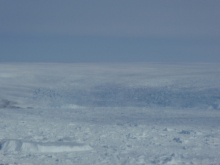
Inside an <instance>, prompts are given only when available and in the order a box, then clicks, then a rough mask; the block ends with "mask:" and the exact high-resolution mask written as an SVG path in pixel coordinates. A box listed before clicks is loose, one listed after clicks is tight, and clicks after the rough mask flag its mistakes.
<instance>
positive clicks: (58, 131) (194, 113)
mask: <svg viewBox="0 0 220 165" xmlns="http://www.w3.org/2000/svg"><path fill="white" fill-rule="evenodd" d="M0 164H1V165H2V164H3V165H6V164H22V165H23V164H24V165H27V164H30V165H31V164H34V165H39V164H47V165H48V164H51V165H55V164H61V165H68V164H69V165H72V164H77V165H88V164H95V165H96V164H97V165H98V164H100V165H103V164H105V165H108V164H109V165H113V164H119V165H121V164H131V165H136V164H140V165H141V164H146V165H150V164H153V165H155V164H156V165H159V164H175V165H176V164H178V165H181V164H196V165H197V164H199V165H203V164H205V165H211V164H212V165H219V164H220V65H218V64H154V63H130V64H123V63H118V64H101V63H99V64H34V63H24V64H18V63H14V64H4V63H2V64H0Z"/></svg>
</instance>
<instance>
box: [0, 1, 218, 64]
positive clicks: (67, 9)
mask: <svg viewBox="0 0 220 165" xmlns="http://www.w3.org/2000/svg"><path fill="white" fill-rule="evenodd" d="M219 9H220V1H219V0H208V1H207V0H157V1H148V0H117V1H116V0H80V1H78V0H77V1H75V0H37V1H36V0H7V1H6V0H2V1H0V57H1V58H0V62H220V21H219V20H220V10H219Z"/></svg>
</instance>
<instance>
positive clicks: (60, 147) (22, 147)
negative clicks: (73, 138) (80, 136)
mask: <svg viewBox="0 0 220 165" xmlns="http://www.w3.org/2000/svg"><path fill="white" fill-rule="evenodd" d="M91 149H92V148H91V147H90V146H89V145H85V144H79V143H72V142H48V143H38V142H28V141H22V140H13V139H8V140H2V141H1V142H0V150H2V151H4V152H14V151H19V152H54V153H57V152H73V151H87V150H91Z"/></svg>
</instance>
